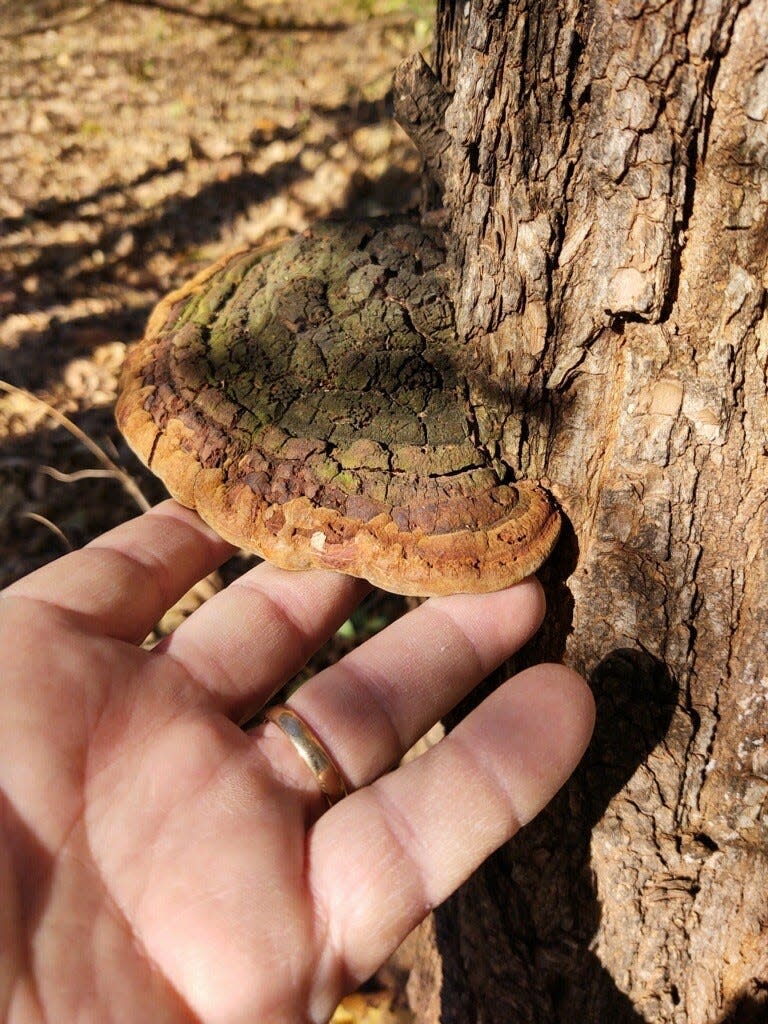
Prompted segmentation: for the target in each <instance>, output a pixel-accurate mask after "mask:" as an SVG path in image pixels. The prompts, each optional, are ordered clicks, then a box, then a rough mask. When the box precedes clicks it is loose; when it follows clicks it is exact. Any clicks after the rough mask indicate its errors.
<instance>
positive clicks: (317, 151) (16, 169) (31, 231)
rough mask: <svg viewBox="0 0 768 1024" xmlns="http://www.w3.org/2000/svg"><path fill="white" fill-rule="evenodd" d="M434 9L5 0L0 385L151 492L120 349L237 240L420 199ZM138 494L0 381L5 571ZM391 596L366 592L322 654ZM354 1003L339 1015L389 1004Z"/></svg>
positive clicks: (353, 634) (386, 0) (385, 615)
mask: <svg viewBox="0 0 768 1024" xmlns="http://www.w3.org/2000/svg"><path fill="white" fill-rule="evenodd" d="M432 18H433V10H432V5H431V3H430V2H429V0H303V2H301V3H298V2H294V3H293V4H290V3H289V4H286V3H280V4H266V3H260V2H259V0H200V2H185V3H181V2H180V0H90V2H84V0H83V2H77V0H31V2H22V0H0V381H4V382H7V383H8V384H10V385H13V386H14V387H16V388H21V389H25V391H28V392H31V393H32V395H35V396H38V397H39V398H42V399H43V400H44V402H45V403H47V404H48V406H50V407H52V408H53V409H55V410H58V411H59V412H60V413H63V414H65V415H66V416H67V417H69V419H70V420H71V421H72V423H74V424H75V426H76V427H79V428H80V429H81V430H82V431H84V432H85V434H86V435H87V436H88V437H89V438H90V439H91V440H92V441H93V442H96V443H97V444H98V445H99V446H100V447H101V448H102V449H103V451H104V452H105V453H106V455H107V456H108V457H109V458H111V459H112V460H114V462H115V463H116V464H117V465H118V466H119V467H120V468H121V469H122V470H126V471H127V472H128V473H129V474H130V478H131V481H132V482H133V485H135V486H137V487H138V489H139V490H140V492H141V493H142V494H143V495H144V497H145V498H146V500H147V501H148V502H149V503H155V502H156V501H158V500H160V499H161V498H162V497H163V496H164V492H163V488H162V486H161V485H160V484H159V483H158V482H157V481H156V480H154V478H153V477H152V476H151V475H150V474H149V473H148V472H146V471H145V470H144V469H143V467H141V466H140V465H139V463H138V461H137V460H136V459H135V458H134V456H133V455H132V454H131V453H130V452H129V450H128V449H127V447H126V445H125V444H124V442H123V441H122V439H121V437H120V436H119V434H118V433H117V430H116V428H115V426H114V422H113V404H114V398H115V392H116V383H117V376H118V374H119V370H120V366H121V363H122V360H123V357H124V354H125V350H126V347H127V346H128V345H129V344H130V343H131V342H132V341H133V340H135V339H136V338H138V337H139V336H140V334H141V331H142V328H143V325H144V323H145V321H146V318H147V316H148V314H149V311H150V310H151V308H152V306H153V305H154V303H155V302H156V301H157V300H158V299H159V298H160V297H161V296H162V295H163V294H164V293H165V292H167V291H168V290H169V289H171V288H174V287H177V286H178V285H179V284H181V283H182V282H183V281H184V280H186V279H187V278H188V277H190V276H191V275H192V274H193V273H195V272H196V271H197V270H198V269H200V268H201V267H202V266H204V265H205V264H207V263H209V262H211V261H213V260H214V259H216V258H217V256H219V255H220V254H221V253H222V252H224V251H225V250H227V249H229V248H232V247H234V246H235V245H238V244H241V243H243V242H248V243H254V244H256V243H262V242H265V241H269V240H272V239H274V238H279V237H280V236H283V235H285V236H288V235H290V234H291V233H293V232H296V231H300V230H301V229H302V228H304V227H305V226H306V225H307V224H309V223H311V222H312V221H314V220H316V219H318V218H320V217H325V216H344V217H356V216H369V215H375V214H379V213H388V212H395V211H402V210H405V209H408V208H410V207H413V206H414V205H416V204H417V202H418V198H419V163H418V158H417V157H416V155H415V151H414V150H413V148H412V146H411V144H410V143H409V142H408V140H407V139H406V137H405V135H404V134H403V133H402V131H401V130H400V129H399V128H398V127H397V126H396V125H395V124H394V122H393V121H392V119H391V98H390V95H389V89H390V78H391V73H392V69H393V67H394V66H395V65H396V64H397V63H398V61H400V60H401V59H402V58H403V57H404V56H406V55H408V54H409V53H412V52H413V51H414V50H416V49H422V50H426V49H428V46H429V42H430V32H431V26H432ZM297 26H298V27H297ZM138 511H139V505H138V504H137V499H136V496H135V495H134V494H132V493H130V488H128V489H127V488H126V486H125V481H124V480H121V479H120V477H118V476H116V475H115V474H114V473H112V472H109V471H107V470H105V468H104V462H103V460H101V461H99V459H98V458H97V457H96V456H95V455H94V453H93V452H92V451H91V450H89V448H88V447H87V446H86V445H85V444H84V443H83V442H82V440H79V439H78V438H76V437H75V436H73V434H72V433H71V432H70V431H69V430H67V429H66V428H65V426H64V425H62V423H60V422H59V421H57V420H56V419H54V418H53V417H52V415H51V413H50V410H49V409H48V408H47V407H46V405H44V404H41V403H40V402H38V401H35V400H34V399H33V398H31V397H29V396H27V395H26V394H22V393H19V392H18V391H15V392H11V393H8V392H7V390H6V391H0V586H3V585H6V584H8V583H9V582H11V581H12V580H14V579H16V578H18V577H19V576H21V575H23V574H25V573H27V572H29V571H30V570H32V569H34V568H36V567H38V566H40V565H41V564H44V563H45V562H47V561H49V560H50V559H52V558H55V557H57V556H58V555H60V554H62V553H63V552H65V551H66V550H67V549H68V548H69V547H78V546H80V545H82V544H84V543H85V542H87V541H88V540H89V539H90V538H92V537H94V536H95V535H97V534H99V533H101V532H102V531H103V530H105V529H107V528H109V527H111V526H113V525H115V524H117V523H119V522H121V521H122V520H124V519H126V518H128V517H130V516H133V515H135V514H137V512H138ZM246 564H247V562H246V560H244V559H239V560H235V561H234V562H233V564H232V565H230V566H229V567H228V568H227V569H226V570H225V571H224V574H223V577H224V580H226V579H228V578H231V576H232V575H233V574H236V573H237V572H239V571H242V569H243V567H244V566H246ZM219 585H220V581H219V580H216V579H214V580H213V581H212V586H213V587H214V588H215V587H217V586H219ZM204 596H205V593H204V592H202V593H201V594H199V595H197V596H196V597H194V598H193V599H192V604H194V603H195V601H197V600H199V599H201V598H202V597H204ZM401 610H402V605H401V604H399V603H398V602H397V601H395V599H391V598H388V597H387V596H384V595H374V596H373V597H372V598H371V600H370V602H369V605H368V606H367V607H366V608H365V609H364V610H363V612H362V613H361V614H360V615H359V616H358V617H357V618H356V619H355V620H353V621H352V622H351V623H348V624H347V626H346V627H345V630H343V631H342V633H341V634H340V635H339V636H338V637H337V638H336V640H335V642H334V644H332V645H331V648H330V649H329V650H327V651H326V652H325V653H324V654H323V655H321V659H320V662H319V663H320V664H322V663H323V662H324V661H327V660H333V659H335V658H336V657H338V656H339V654H340V653H343V651H344V650H345V649H347V648H348V647H349V646H351V645H352V644H354V643H356V642H359V640H360V639H362V638H364V636H365V635H367V634H368V633H370V632H371V631H373V630H375V629H376V628H380V626H381V625H383V624H384V623H385V622H386V621H388V620H389V619H390V618H392V617H393V616H394V615H396V614H398V613H399V612H400V611H401ZM355 1005H358V1007H362V1009H359V1010H358V1011H356V1015H355V1016H349V1017H343V1018H341V1019H343V1020H350V1021H353V1020H354V1021H358V1020H370V1021H371V1022H373V1021H385V1020H387V1021H388V1020H394V1019H395V1017H394V1016H392V1017H389V1016H387V1015H386V1013H385V1011H384V1010H383V1009H382V1006H383V1004H382V1006H379V1007H378V1009H377V1008H376V1007H375V1006H374V1005H373V1004H372V1003H371V1002H370V1000H365V1005H364V1004H361V1003H359V1002H358V1004H355ZM349 1012H350V1013H351V1012H352V1011H349ZM364 1013H365V1014H370V1016H364V1015H363V1014H364ZM382 1014H384V1015H383V1016H382ZM397 1019H398V1020H399V1019H402V1018H400V1017H398V1018H397Z"/></svg>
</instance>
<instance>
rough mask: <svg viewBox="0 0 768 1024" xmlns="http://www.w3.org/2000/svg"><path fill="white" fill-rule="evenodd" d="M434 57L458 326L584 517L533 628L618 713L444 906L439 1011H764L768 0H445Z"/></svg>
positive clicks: (545, 473)
mask: <svg viewBox="0 0 768 1024" xmlns="http://www.w3.org/2000/svg"><path fill="white" fill-rule="evenodd" d="M436 65H437V78H434V77H433V76H432V74H431V72H430V71H429V69H428V68H427V67H426V65H424V64H423V62H419V61H413V62H410V63H409V64H408V65H407V66H404V67H403V68H402V69H401V70H400V72H399V74H398V76H397V77H396V83H395V94H396V102H397V110H398V117H399V119H400V120H401V122H402V123H403V124H404V127H406V130H408V131H409V132H410V134H411V135H412V137H413V138H414V140H415V141H416V143H417V145H419V146H420V148H421V150H422V153H423V155H424V159H425V162H426V165H427V169H428V171H429V173H430V174H431V176H432V178H433V179H434V181H435V182H436V183H437V185H439V186H440V189H441V192H442V203H443V205H444V207H445V210H446V221H447V224H448V233H449V239H450V246H451V252H452V259H453V266H454V269H455V275H456V307H457V322H458V325H459V330H460V332H461V334H462V335H463V336H464V338H465V339H466V343H467V344H468V345H472V346H474V347H476V349H477V350H478V351H479V352H480V353H481V354H482V355H483V357H484V359H485V360H486V363H487V367H488V370H489V372H490V373H491V374H492V376H493V377H494V379H495V380H496V381H497V382H498V383H499V384H500V385H501V386H502V387H503V388H504V391H505V393H506V395H507V396H508V400H509V416H508V417H507V419H506V420H505V426H504V429H503V432H502V437H501V446H502V451H503V454H504V457H505V458H506V460H507V461H508V462H510V464H511V465H512V466H514V467H515V468H516V469H519V470H520V471H521V472H522V473H524V474H525V475H528V476H532V477H534V478H540V479H543V480H544V481H545V483H548V485H549V486H550V487H551V489H552V491H553V493H554V494H555V495H556V496H557V497H558V499H559V500H560V502H561V504H562V506H563V509H564V511H565V513H566V516H567V520H568V524H567V526H566V530H565V533H564V536H563V539H562V540H561V542H560V544H559V547H558V549H557V551H556V554H555V557H554V559H553V560H552V562H551V564H550V566H549V567H548V568H547V569H546V570H545V573H544V576H545V580H544V582H545V585H546V586H547V589H548V593H549V615H548V621H547V624H546V626H545V629H544V631H543V633H542V635H541V636H540V637H539V639H538V640H537V641H536V643H535V644H534V645H532V647H531V649H530V650H529V651H528V652H527V655H526V656H527V658H528V659H534V658H541V657H546V658H559V657H562V658H563V659H564V660H565V661H566V662H567V663H568V664H570V665H572V666H574V667H575V668H577V669H578V670H580V671H581V672H583V673H584V674H585V675H586V676H587V677H588V678H589V679H590V680H591V682H592V684H593V686H594V690H595V696H596V699H597V704H598V725H597V731H596V735H595V739H594V741H593V743H592V746H591V748H590V751H589V752H588V755H587V758H586V760H585V762H584V764H583V765H582V767H581V768H580V770H579V772H578V774H577V776H576V777H575V778H574V779H573V780H572V782H571V784H570V785H569V786H568V787H567V788H566V790H565V791H564V792H563V793H562V794H561V795H560V796H559V797H558V799H557V800H556V801H555V802H554V804H553V805H552V806H551V807H550V808H549V809H548V811H547V812H546V813H545V814H544V815H542V817H541V818H540V819H538V820H537V821H536V822H534V823H533V824H532V825H531V826H529V827H528V828H527V829H526V830H524V833H523V834H521V835H520V836H519V837H518V838H517V839H516V840H515V841H514V842H513V843H511V844H510V845H509V846H508V847H507V848H505V849H504V850H502V851H500V852H499V853H498V854H497V855H496V856H495V857H494V858H492V860H491V861H490V862H489V863H488V864H487V865H486V866H485V867H484V869H483V870H482V871H481V872H479V873H478V874H477V875H476V876H475V877H474V878H473V879H472V880H471V881H470V882H469V883H468V884H467V885H466V886H465V887H464V889H463V890H462V891H461V892H460V893H459V894H458V895H457V896H456V897H455V898H454V899H453V900H452V901H450V903H449V904H448V905H447V906H446V907H444V908H442V909H441V910H440V911H438V912H437V914H436V915H435V918H434V921H433V922H432V925H431V928H430V929H428V932H429V933H430V934H431V935H432V936H433V946H432V954H430V953H429V950H427V952H425V959H424V962H423V964H422V966H423V967H424V970H422V971H421V972H417V976H416V977H417V978H421V979H422V980H421V982H418V981H417V983H415V984H414V985H413V990H414V997H415V999H416V1001H417V1003H419V1005H421V1006H422V1008H424V1009H423V1012H422V1014H421V1019H423V1020H424V1021H428V1020H430V1021H436V1020H438V1019H439V1020H441V1021H442V1024H472V1022H477V1024H479V1022H481V1021H482V1022H483V1024H502V1022H503V1024H510V1022H515V1024H516V1022H537V1024H538V1022H542V1024H544V1022H546V1024H551V1022H554V1021H559V1022H563V1024H574V1022H581V1021H584V1022H592V1024H624V1022H627V1024H628V1022H632V1024H641V1022H646V1021H647V1022H651V1021H652V1022H654V1024H655V1022H676V1024H677V1022H679V1024H710V1022H712V1024H714V1022H724V1021H729V1022H733V1024H735V1022H746V1021H758V1020H759V1021H766V1020H768V741H765V735H766V732H767V731H768V671H767V669H766V653H765V651H766V638H768V601H767V600H766V597H765V595H766V592H767V591H768V559H767V558H766V538H767V537H768V514H767V509H768V487H767V484H768V416H767V414H766V377H767V373H768V316H766V286H768V272H767V268H768V253H767V252H766V250H767V249H768V0H671V2H666V3H665V2H661V3H649V2H645V3H643V2H642V0H509V2H502V0H470V2H468V3H464V2H463V0H462V2H458V3H455V2H452V0H440V3H439V9H438V36H437V51H436ZM436 954H439V957H440V960H439V962H438V963H437V968H438V969H436V966H435V962H428V959H429V956H430V955H431V956H432V957H433V960H434V957H435V955H436ZM424 979H427V980H424ZM429 1007H431V1008H429Z"/></svg>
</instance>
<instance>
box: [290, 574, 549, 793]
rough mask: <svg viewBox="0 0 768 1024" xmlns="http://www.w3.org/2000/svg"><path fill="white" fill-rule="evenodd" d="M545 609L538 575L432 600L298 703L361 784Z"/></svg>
mask: <svg viewBox="0 0 768 1024" xmlns="http://www.w3.org/2000/svg"><path fill="white" fill-rule="evenodd" d="M544 610H545V601H544V593H543V590H542V588H541V585H540V584H539V582H538V580H536V579H534V578H530V579H528V580H526V581H524V582H523V583H520V584H518V585H517V586H514V587H510V588H509V589H508V590H502V591H497V592H496V593H492V594H466V595H458V596H456V597H442V598H432V599H431V600H429V601H427V602H426V603H425V604H423V605H420V606H419V607H418V608H416V609H415V610H414V611H412V612H410V613H409V614H408V615H404V616H403V617H402V618H401V619H398V620H397V622H394V623H392V625H391V626H389V628H388V629H386V630H384V631H383V632H381V633H378V634H377V635H376V636H374V637H372V638H371V639H370V640H368V641H367V642H366V643H364V644H363V645H362V646H360V647H359V648H357V649H356V650H355V651H353V652H351V653H350V654H348V655H346V657H344V658H342V659H341V660H340V661H339V662H337V664H335V665H332V666H331V667H330V668H327V669H325V670H324V671H323V672H320V673H318V675H316V676H315V677H314V678H313V679H311V680H309V681H308V682H307V683H305V684H304V686H302V687H301V688H300V689H299V690H298V691H297V692H296V693H295V694H294V695H293V696H292V697H291V700H290V705H291V707H293V708H294V709H295V710H296V711H297V712H298V713H299V714H300V715H301V716H302V718H304V719H305V721H306V722H307V723H308V724H309V725H310V727H311V728H312V729H313V730H314V731H315V733H316V734H317V735H318V736H319V737H320V738H321V739H322V740H323V742H324V743H325V745H326V746H327V747H328V748H329V749H330V750H331V752H332V754H333V757H334V759H335V761H336V763H337V764H338V765H339V767H340V769H341V771H342V772H343V774H344V776H345V778H346V779H347V781H348V782H349V783H350V784H351V786H352V787H353V788H356V789H357V788H359V787H360V786H363V785H365V784H366V783H368V782H370V781H371V780H372V779H375V778H377V777H378V776H379V775H380V774H381V773H382V772H383V771H386V770H387V769H388V768H390V767H392V765H394V764H396V763H397V762H398V761H399V760H400V758H401V757H402V756H403V754H404V753H405V752H406V750H408V749H409V748H410V747H411V746H412V745H413V743H415V742H416V740H417V739H418V738H419V737H420V736H422V735H423V734H424V733H425V732H427V730H428V729H430V728H431V726H432V725H434V723H435V722H436V721H437V720H438V719H439V718H442V717H443V716H444V715H445V714H446V713H447V712H448V711H450V710H451V708H453V707H455V706H456V704H457V703H458V702H459V701H460V700H461V699H462V698H463V697H465V696H466V694H467V693H469V691H470V690H472V689H473V688H474V687H475V686H476V685H477V684H478V683H479V682H480V681H481V680H482V679H484V678H485V676H487V675H488V674H489V673H490V672H492V671H493V670H494V669H495V668H497V667H498V666H499V665H500V664H502V662H504V661H506V660H507V658H509V657H511V655H512V654H514V653H515V651H517V650H518V649H519V648H520V647H522V645H523V644H524V643H525V642H526V641H527V640H529V639H530V638H531V636H533V634H534V633H535V632H536V630H537V629H538V628H539V626H540V625H541V621H542V618H543V616H544Z"/></svg>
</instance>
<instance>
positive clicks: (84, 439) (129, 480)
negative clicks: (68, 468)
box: [0, 380, 151, 512]
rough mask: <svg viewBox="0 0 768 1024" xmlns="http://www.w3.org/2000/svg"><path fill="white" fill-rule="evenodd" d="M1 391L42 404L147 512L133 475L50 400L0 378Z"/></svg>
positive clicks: (145, 502) (142, 509)
mask: <svg viewBox="0 0 768 1024" xmlns="http://www.w3.org/2000/svg"><path fill="white" fill-rule="evenodd" d="M0 391H4V392H5V393H6V394H7V395H20V396H22V397H23V398H26V399H28V400H29V401H30V402H36V403H37V404H38V405H42V406H43V407H44V408H45V410H46V412H47V413H48V415H49V416H51V417H52V418H53V419H54V420H56V422H57V423H58V424H60V425H61V426H62V427H64V429H65V430H67V431H69V433H70V434H72V436H73V437H76V438H77V440H78V441H79V442H80V443H81V444H82V445H84V446H85V447H86V448H87V449H88V451H89V452H91V454H92V455H93V456H94V457H95V458H96V459H97V460H98V462H100V463H101V465H102V466H103V467H104V469H105V471H108V472H109V475H110V476H113V477H114V478H115V479H116V480H118V481H119V483H120V485H121V486H122V488H123V490H124V491H125V492H126V494H128V495H129V496H130V497H131V498H132V499H133V501H135V502H136V504H137V505H138V507H139V508H140V509H141V511H142V512H147V511H148V510H149V508H150V507H151V506H150V504H149V502H148V501H147V499H146V498H145V497H144V495H143V494H142V493H141V490H140V489H139V486H138V484H137V483H136V481H135V480H134V479H133V477H132V476H131V475H130V474H129V473H126V472H125V470H124V469H121V468H120V466H118V465H117V463H115V462H113V461H112V459H110V457H109V456H108V455H107V453H106V452H105V451H104V450H103V449H102V448H101V447H100V446H99V445H98V444H96V442H95V441H94V440H93V438H91V437H89V436H88V435H87V434H86V433H85V431H84V430H81V429H80V427H78V425H77V424H76V423H73V422H72V420H71V419H70V418H69V417H68V416H65V415H64V413H63V412H59V410H58V409H55V408H54V407H53V406H52V405H51V404H50V403H49V402H46V400H45V399H44V398H40V397H39V396H38V395H34V394H32V392H31V391H27V390H26V389H25V388H17V387H16V385H15V384H9V383H8V381H5V380H0Z"/></svg>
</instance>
